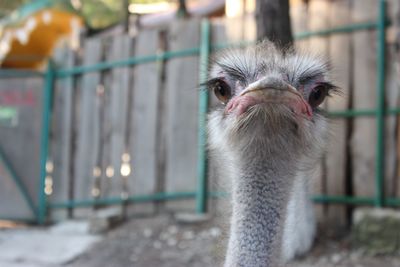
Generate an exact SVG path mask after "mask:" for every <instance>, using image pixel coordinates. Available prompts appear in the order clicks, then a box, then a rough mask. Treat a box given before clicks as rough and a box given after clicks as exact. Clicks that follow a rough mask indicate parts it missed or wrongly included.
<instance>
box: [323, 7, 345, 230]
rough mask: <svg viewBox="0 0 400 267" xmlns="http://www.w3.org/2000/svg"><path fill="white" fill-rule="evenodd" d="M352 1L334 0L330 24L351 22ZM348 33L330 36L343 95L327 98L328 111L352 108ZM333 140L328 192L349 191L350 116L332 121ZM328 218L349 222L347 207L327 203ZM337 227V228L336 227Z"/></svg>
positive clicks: (333, 225) (340, 224) (332, 221)
mask: <svg viewBox="0 0 400 267" xmlns="http://www.w3.org/2000/svg"><path fill="white" fill-rule="evenodd" d="M350 16H351V1H350V0H339V1H334V2H332V4H331V8H330V26H331V27H338V26H341V25H346V24H350V23H351V18H350ZM350 45H351V43H350V37H349V35H348V34H335V35H332V36H330V37H329V53H330V63H331V65H332V66H331V67H332V69H333V78H334V81H335V82H336V84H337V86H339V87H340V88H341V89H342V91H343V95H340V96H334V97H332V98H328V100H327V106H328V110H329V111H338V110H340V111H341V110H346V109H348V108H349V96H350V92H349V89H350V86H351V84H350V74H351V60H350V59H351V51H350V49H351V47H350ZM330 128H331V137H332V138H331V140H329V147H328V150H327V151H328V152H327V154H326V163H325V164H326V192H327V194H328V195H345V194H346V166H347V165H346V162H347V158H346V155H347V133H348V132H347V131H348V129H347V120H346V119H336V120H332V121H331V127H330ZM326 217H327V218H326V221H327V223H328V224H329V225H330V228H331V229H333V230H337V228H343V227H345V226H346V222H347V220H346V207H345V206H339V205H328V206H327V207H326ZM335 228H336V229H335Z"/></svg>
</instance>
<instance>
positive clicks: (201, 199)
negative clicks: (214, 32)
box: [196, 19, 210, 213]
mask: <svg viewBox="0 0 400 267" xmlns="http://www.w3.org/2000/svg"><path fill="white" fill-rule="evenodd" d="M209 55H210V22H209V21H208V20H207V19H203V21H202V23H201V45H200V68H199V69H200V74H199V80H200V83H201V84H203V83H204V82H205V81H206V80H207V71H208V58H209ZM207 110H208V91H207V89H206V88H200V91H199V115H198V116H199V118H198V148H197V149H198V159H197V160H198V162H197V193H196V211H197V212H198V213H204V212H206V210H207V152H206V142H207V137H206V121H207Z"/></svg>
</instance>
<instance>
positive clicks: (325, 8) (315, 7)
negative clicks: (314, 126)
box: [307, 0, 330, 222]
mask: <svg viewBox="0 0 400 267" xmlns="http://www.w3.org/2000/svg"><path fill="white" fill-rule="evenodd" d="M308 8H309V10H308V16H309V25H308V28H309V29H310V30H311V31H313V30H322V29H326V28H328V27H329V8H330V3H329V2H327V1H324V0H312V1H310V2H309V7H308ZM308 44H309V48H308V50H307V51H308V52H309V53H312V54H314V55H319V56H322V57H325V58H328V52H329V50H328V49H329V44H328V40H327V39H326V38H324V37H313V38H312V39H310V40H309V43H308ZM311 47H312V50H311V49H310V48H311ZM323 108H326V104H324V105H323ZM319 170H320V171H318V172H315V177H314V194H317V195H320V194H325V193H326V177H325V171H326V166H325V160H323V161H322V162H321V167H320V169H319ZM316 218H317V220H318V221H320V222H322V221H324V220H325V215H324V206H322V205H317V206H316Z"/></svg>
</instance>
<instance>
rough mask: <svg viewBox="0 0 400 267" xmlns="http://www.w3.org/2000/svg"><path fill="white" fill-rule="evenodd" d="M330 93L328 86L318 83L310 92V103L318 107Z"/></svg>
mask: <svg viewBox="0 0 400 267" xmlns="http://www.w3.org/2000/svg"><path fill="white" fill-rule="evenodd" d="M327 95H328V88H327V87H326V86H325V85H318V86H316V87H315V88H313V90H312V91H311V93H310V96H309V97H308V103H309V104H310V106H311V107H313V108H315V107H318V106H319V105H320V104H321V103H322V102H323V101H324V99H325V97H326V96H327Z"/></svg>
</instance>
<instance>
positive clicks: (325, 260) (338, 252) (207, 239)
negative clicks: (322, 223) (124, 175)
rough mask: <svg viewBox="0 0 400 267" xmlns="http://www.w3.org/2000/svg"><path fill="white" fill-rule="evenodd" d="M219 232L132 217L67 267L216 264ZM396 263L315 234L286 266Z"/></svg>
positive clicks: (381, 266)
mask: <svg viewBox="0 0 400 267" xmlns="http://www.w3.org/2000/svg"><path fill="white" fill-rule="evenodd" d="M225 237H226V235H225V234H224V231H223V230H222V228H221V227H219V226H218V224H217V222H216V221H215V220H209V221H207V222H203V223H197V224H182V223H177V222H176V220H174V219H173V217H172V216H169V215H160V216H157V217H152V218H134V219H131V220H129V221H128V222H126V223H124V224H123V225H121V226H119V227H116V228H115V229H114V230H111V231H109V232H108V233H107V234H106V237H105V238H104V240H103V241H101V242H99V243H97V244H96V245H95V246H94V247H92V248H91V249H90V250H89V251H87V252H86V253H84V254H83V255H81V256H80V257H79V258H77V259H75V260H74V261H73V262H70V263H69V264H67V265H66V266H67V267H122V266H123V267H125V266H138V267H142V266H143V267H181V266H182V267H183V266H193V267H205V266H207V267H208V266H221V261H222V259H223V255H224V251H225V248H224V243H225V240H226V239H225ZM306 266H307V267H308V266H309V267H333V266H335V267H336V266H337V267H339V266H340V267H400V257H399V256H380V257H373V256H368V255H365V253H363V252H362V251H360V250H359V249H357V248H354V247H352V246H351V242H350V241H349V238H342V239H339V240H331V239H328V238H326V237H323V236H322V235H320V236H319V237H318V238H317V241H316V245H315V246H314V248H313V250H312V251H311V253H310V254H309V255H308V256H306V257H304V258H302V259H298V260H296V261H295V262H292V263H290V264H288V267H306Z"/></svg>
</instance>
